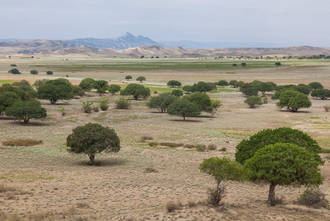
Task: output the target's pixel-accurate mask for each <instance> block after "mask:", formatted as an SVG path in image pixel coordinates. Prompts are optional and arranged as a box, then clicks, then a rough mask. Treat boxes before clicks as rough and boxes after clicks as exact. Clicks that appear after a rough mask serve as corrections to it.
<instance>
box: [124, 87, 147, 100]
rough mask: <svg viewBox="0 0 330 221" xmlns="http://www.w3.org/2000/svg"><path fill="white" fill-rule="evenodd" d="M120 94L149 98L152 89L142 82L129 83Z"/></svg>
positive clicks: (136, 98)
mask: <svg viewBox="0 0 330 221" xmlns="http://www.w3.org/2000/svg"><path fill="white" fill-rule="evenodd" d="M120 95H124V96H129V95H132V96H133V97H134V99H135V100H138V99H139V98H147V97H149V96H150V89H149V88H146V87H144V86H143V85H140V84H129V85H127V87H126V88H125V89H124V90H122V91H121V92H120Z"/></svg>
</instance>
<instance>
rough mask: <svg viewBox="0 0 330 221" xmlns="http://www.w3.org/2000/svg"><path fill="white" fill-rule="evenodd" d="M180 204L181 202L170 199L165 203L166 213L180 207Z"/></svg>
mask: <svg viewBox="0 0 330 221" xmlns="http://www.w3.org/2000/svg"><path fill="white" fill-rule="evenodd" d="M181 206H182V205H181V203H175V202H173V201H170V202H168V203H167V204H166V211H167V212H168V213H172V212H174V211H175V210H177V209H180V207H181Z"/></svg>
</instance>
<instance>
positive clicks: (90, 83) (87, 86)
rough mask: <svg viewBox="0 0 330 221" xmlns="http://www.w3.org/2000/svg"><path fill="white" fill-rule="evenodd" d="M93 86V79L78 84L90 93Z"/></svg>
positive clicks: (94, 82) (94, 84)
mask: <svg viewBox="0 0 330 221" xmlns="http://www.w3.org/2000/svg"><path fill="white" fill-rule="evenodd" d="M95 86H96V81H95V80H94V79H93V78H85V79H83V80H82V81H81V82H80V84H79V87H81V88H82V89H83V90H85V91H90V90H92V89H93V88H95Z"/></svg>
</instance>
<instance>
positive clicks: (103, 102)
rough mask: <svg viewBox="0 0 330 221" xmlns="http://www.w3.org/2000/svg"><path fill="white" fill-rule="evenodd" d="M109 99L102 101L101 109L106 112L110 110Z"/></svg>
mask: <svg viewBox="0 0 330 221" xmlns="http://www.w3.org/2000/svg"><path fill="white" fill-rule="evenodd" d="M109 102H110V101H109V98H108V97H103V98H101V99H100V109H101V110H103V111H106V110H108V109H109Z"/></svg>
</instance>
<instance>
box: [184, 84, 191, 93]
mask: <svg viewBox="0 0 330 221" xmlns="http://www.w3.org/2000/svg"><path fill="white" fill-rule="evenodd" d="M182 90H184V91H186V92H192V86H191V85H185V86H183V88H182Z"/></svg>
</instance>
